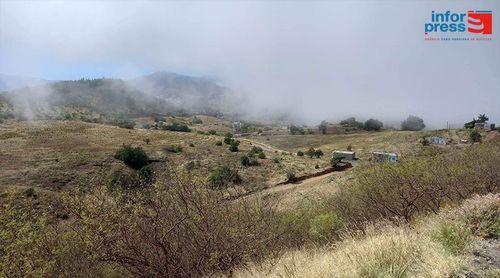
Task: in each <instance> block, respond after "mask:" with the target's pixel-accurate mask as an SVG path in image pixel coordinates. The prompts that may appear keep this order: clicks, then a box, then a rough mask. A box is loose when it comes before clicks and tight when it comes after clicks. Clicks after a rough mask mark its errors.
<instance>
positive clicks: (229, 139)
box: [224, 133, 234, 145]
mask: <svg viewBox="0 0 500 278" xmlns="http://www.w3.org/2000/svg"><path fill="white" fill-rule="evenodd" d="M233 140H234V139H233V134H231V133H226V134H225V135H224V143H225V144H226V145H230V144H231V142H233Z"/></svg>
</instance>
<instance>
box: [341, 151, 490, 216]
mask: <svg viewBox="0 0 500 278" xmlns="http://www.w3.org/2000/svg"><path fill="white" fill-rule="evenodd" d="M494 173H495V174H494ZM496 173H500V142H490V143H485V144H480V145H479V144H478V145H473V146H471V147H469V148H467V149H464V150H456V151H454V152H445V153H441V154H436V155H433V156H420V157H413V158H412V157H407V158H405V160H404V161H400V162H398V163H397V164H385V163H384V164H376V165H369V166H366V167H362V168H359V169H358V171H357V172H356V178H355V180H354V182H353V183H352V184H351V185H350V186H348V187H343V188H341V189H340V192H339V194H336V195H335V197H334V200H333V201H332V203H335V207H336V208H337V209H338V210H339V211H342V212H343V213H345V215H344V214H341V215H342V217H343V218H344V219H350V220H351V219H352V220H353V221H355V222H356V221H360V222H362V221H364V220H365V219H370V220H373V221H376V220H377V219H380V218H389V219H393V218H402V219H405V220H407V221H409V220H411V219H412V218H413V217H414V216H415V215H416V214H418V213H424V212H429V211H430V212H434V213H437V211H438V210H439V208H440V207H441V206H442V205H444V204H446V203H454V202H459V201H461V200H463V199H465V198H468V197H470V196H471V195H473V194H475V193H478V194H485V193H496V192H498V191H499V189H500V175H498V174H496Z"/></svg>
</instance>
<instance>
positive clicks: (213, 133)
mask: <svg viewBox="0 0 500 278" xmlns="http://www.w3.org/2000/svg"><path fill="white" fill-rule="evenodd" d="M208 134H210V135H216V134H217V131H215V130H213V129H211V130H209V131H208Z"/></svg>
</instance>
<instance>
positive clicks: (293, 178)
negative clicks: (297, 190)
mask: <svg viewBox="0 0 500 278" xmlns="http://www.w3.org/2000/svg"><path fill="white" fill-rule="evenodd" d="M285 175H286V182H295V181H296V180H297V177H296V176H295V173H294V172H293V171H292V170H288V171H286V173H285Z"/></svg>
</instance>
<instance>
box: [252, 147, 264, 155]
mask: <svg viewBox="0 0 500 278" xmlns="http://www.w3.org/2000/svg"><path fill="white" fill-rule="evenodd" d="M263 152H264V150H263V149H262V148H261V147H257V146H253V147H252V149H250V151H249V152H248V154H249V155H255V154H259V153H263Z"/></svg>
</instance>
